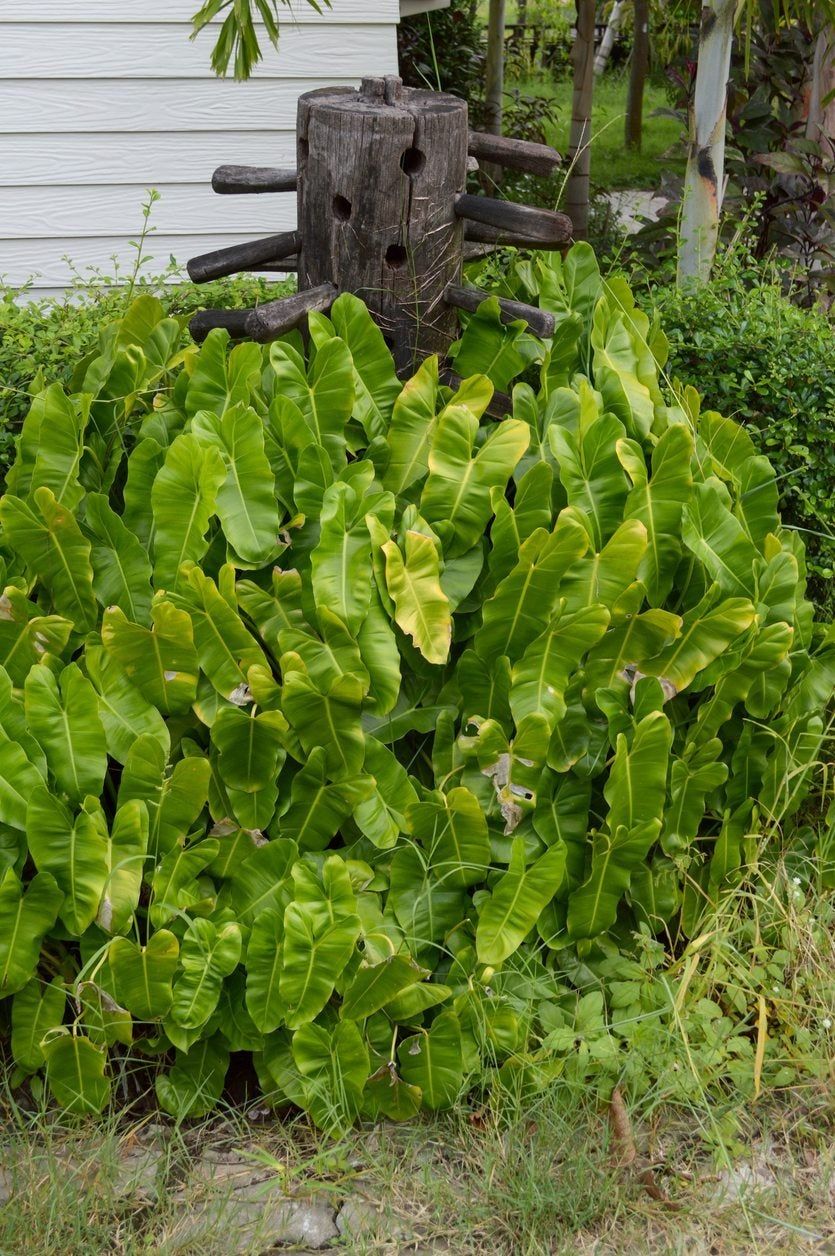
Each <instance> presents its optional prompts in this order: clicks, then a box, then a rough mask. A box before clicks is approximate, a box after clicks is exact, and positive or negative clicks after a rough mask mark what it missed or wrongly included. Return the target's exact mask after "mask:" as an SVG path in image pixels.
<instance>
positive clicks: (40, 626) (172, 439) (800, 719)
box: [0, 245, 835, 1130]
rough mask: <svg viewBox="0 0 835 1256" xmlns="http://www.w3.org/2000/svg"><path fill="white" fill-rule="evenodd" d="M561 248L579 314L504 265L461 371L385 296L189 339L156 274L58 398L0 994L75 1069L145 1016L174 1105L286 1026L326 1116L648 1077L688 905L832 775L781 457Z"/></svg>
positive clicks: (307, 1096)
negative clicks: (406, 339)
mask: <svg viewBox="0 0 835 1256" xmlns="http://www.w3.org/2000/svg"><path fill="white" fill-rule="evenodd" d="M529 278H531V279H532V280H533V279H535V281H536V283H537V284H538V286H539V290H540V292H541V293H542V300H543V301H544V302H545V303H547V304H548V305H549V306H550V307H551V308H553V309H555V310H556V312H557V314H558V323H559V325H558V329H557V334H556V335H555V337H554V339H553V342H552V343H551V344H549V345H548V346H543V345H542V344H541V343H540V342H537V341H535V340H533V339H532V338H531V337H529V336H528V335H527V334H526V331H525V325H524V324H522V323H512V324H510V325H508V326H504V325H503V324H502V322H501V320H500V317H499V309H498V305H497V303H496V302H495V299H492V300H489V301H487V302H486V303H485V304H483V305H482V307H481V308H480V310H479V311H478V313H477V314H476V315H475V316H473V318H472V319H471V320H470V321H469V323H468V325H467V327H466V330H465V332H464V335H463V336H462V339H461V341H460V342H459V344H458V346H457V348H456V352H455V366H456V370H457V372H458V374H459V375H460V376H461V377H462V380H463V382H461V383H460V385H459V386H458V387H457V389H456V390H455V391H453V390H452V389H451V388H449V387H447V386H444V385H442V384H441V383H440V382H439V377H438V363H437V361H436V360H435V359H429V360H427V361H426V362H424V363H422V364H421V365H420V367H419V369H418V370H417V372H416V374H415V375H414V377H413V378H412V379H410V380H409V381H407V383H406V384H405V385H401V383H400V382H399V381H398V379H397V377H396V375H395V372H394V367H393V362H392V359H391V356H390V354H389V353H388V351H387V349H386V346H385V343H384V341H383V338H382V335H381V333H380V332H379V330H378V329H377V327H376V326H375V324H374V323H373V321H372V320H371V318H370V316H369V315H368V313H367V311H366V309H365V307H364V306H363V305H362V303H361V302H360V301H358V300H357V299H356V298H354V297H351V296H349V295H343V296H341V297H340V298H339V299H338V300H337V302H336V303H335V305H334V306H333V310H332V313H331V317H330V318H325V317H324V316H321V315H313V316H311V320H310V331H311V336H310V346H309V350H307V351H305V349H304V347H303V345H302V341H301V339H300V338H299V337H298V336H292V337H289V338H287V339H286V340H284V341H279V342H277V343H276V344H274V345H272V346H271V347H270V348H269V349H263V348H261V347H259V346H256V345H253V344H240V345H238V346H236V347H235V348H233V349H232V350H231V351H230V349H229V345H228V343H227V337H226V334H225V333H224V332H221V331H217V332H213V333H212V334H211V335H210V336H209V338H208V339H207V341H206V343H205V345H204V346H203V348H202V349H200V350H199V351H198V350H197V349H194V348H191V349H188V350H186V351H185V352H183V351H181V350H180V348H179V345H180V325H179V323H178V322H177V320H174V319H170V318H165V317H164V310H163V308H162V306H161V305H160V303H159V302H157V301H155V300H153V299H152V298H150V297H147V296H145V297H142V298H140V299H139V300H138V301H137V302H136V303H135V304H134V305H133V306H132V307H131V309H130V310H129V311H128V313H127V315H126V316H125V318H124V319H122V320H121V321H120V322H118V323H116V324H113V325H112V326H110V327H108V328H106V329H105V330H104V332H103V334H102V337H101V341H100V346H99V352H98V353H97V354H96V355H93V356H91V357H89V358H88V359H86V360H82V361H80V362H79V364H78V369H77V371H76V375H75V378H74V380H73V384H72V387H73V390H74V391H73V392H72V394H71V395H69V396H68V395H67V394H66V392H65V390H64V389H63V388H62V387H61V386H60V385H58V384H53V385H51V386H50V387H49V388H47V389H45V390H44V391H43V392H42V393H40V394H39V395H38V396H37V397H36V398H35V401H34V403H33V405H32V408H31V411H30V413H29V415H28V416H27V418H26V421H25V423H24V427H23V431H22V434H21V437H20V441H19V445H18V450H17V457H16V461H15V464H14V466H13V468H12V470H11V472H10V474H9V477H8V485H7V493H6V495H5V497H4V498H3V499H2V502H0V526H1V527H2V533H0V548H1V549H2V554H3V556H4V562H5V569H6V574H5V584H6V588H5V593H4V595H3V606H4V611H3V617H2V618H0V661H2V664H3V669H2V670H0V695H2V705H3V713H4V714H3V721H2V727H3V738H2V744H0V822H2V830H0V867H2V869H3V871H2V876H0V991H2V993H3V994H4V995H5V996H7V997H11V1012H10V1019H11V1029H12V1036H11V1049H12V1054H13V1056H14V1059H15V1061H16V1065H17V1069H18V1073H19V1076H21V1077H22V1076H26V1075H32V1074H37V1073H39V1072H40V1071H41V1070H44V1071H45V1075H46V1080H47V1084H48V1086H49V1088H50V1090H51V1092H52V1094H53V1095H54V1097H55V1098H56V1099H57V1100H58V1101H59V1102H60V1103H62V1104H64V1105H66V1106H67V1107H68V1108H70V1109H71V1110H72V1111H76V1112H84V1111H94V1110H98V1109H101V1108H102V1107H103V1106H104V1105H105V1104H106V1103H107V1102H108V1099H109V1095H110V1088H111V1080H110V1074H111V1070H112V1069H113V1068H115V1067H117V1066H119V1064H120V1062H122V1066H123V1067H124V1068H125V1070H126V1071H127V1072H128V1073H129V1070H128V1068H127V1063H126V1052H127V1049H128V1047H130V1051H131V1056H130V1058H131V1060H136V1059H141V1058H142V1057H145V1058H146V1059H147V1060H149V1061H156V1062H161V1063H162V1068H161V1069H160V1070H159V1072H158V1076H157V1080H156V1091H157V1095H158V1098H159V1102H160V1104H161V1105H162V1107H163V1108H165V1109H166V1110H167V1111H169V1112H172V1113H174V1114H176V1115H177V1116H178V1117H185V1116H194V1115H198V1114H200V1113H203V1112H205V1111H208V1110H209V1109H210V1108H211V1107H212V1105H213V1104H214V1103H215V1102H216V1101H217V1099H218V1098H219V1096H220V1094H221V1091H222V1088H223V1086H224V1078H225V1076H226V1073H227V1069H228V1066H229V1058H230V1052H240V1051H246V1052H251V1053H252V1055H253V1059H254V1062H255V1067H256V1069H257V1072H258V1076H259V1078H260V1081H261V1084H262V1087H263V1089H264V1091H265V1093H266V1095H267V1096H268V1098H269V1100H270V1101H271V1102H274V1103H277V1104H282V1105H286V1104H288V1103H291V1104H296V1105H298V1106H299V1107H301V1108H304V1109H306V1110H307V1111H308V1112H309V1113H310V1114H311V1116H312V1117H313V1119H314V1120H315V1121H316V1122H317V1124H319V1125H321V1126H323V1127H325V1128H327V1129H330V1130H335V1129H340V1128H343V1127H344V1126H345V1125H346V1124H347V1123H349V1122H350V1121H351V1120H352V1119H354V1118H355V1117H356V1116H357V1115H358V1114H363V1115H366V1116H372V1117H373V1116H378V1115H384V1116H386V1117H388V1118H392V1119H403V1118H407V1117H409V1116H411V1115H412V1114H414V1113H415V1112H416V1111H417V1110H418V1109H419V1108H420V1107H421V1106H423V1107H426V1108H429V1109H439V1108H444V1107H447V1106H449V1105H450V1104H452V1103H453V1102H454V1101H455V1100H456V1098H457V1097H458V1096H459V1095H460V1094H461V1093H462V1091H464V1090H467V1089H476V1090H484V1089H488V1088H490V1087H496V1086H498V1087H506V1088H508V1089H510V1090H512V1091H513V1092H514V1093H520V1092H521V1093H524V1092H525V1091H527V1090H529V1089H531V1088H536V1087H540V1086H542V1085H544V1084H545V1083H546V1082H548V1081H549V1080H550V1079H551V1078H553V1077H555V1076H557V1075H560V1074H561V1073H563V1071H567V1075H568V1074H570V1075H572V1076H575V1077H578V1076H583V1074H584V1070H586V1069H587V1067H589V1062H591V1067H593V1068H595V1069H597V1070H599V1071H600V1072H601V1074H602V1077H603V1081H604V1084H608V1085H609V1086H611V1085H612V1084H613V1082H614V1081H615V1080H616V1079H617V1078H618V1076H619V1075H620V1074H621V1072H622V1069H623V1067H624V1060H626V1059H629V1058H631V1056H630V1054H629V1052H631V1048H632V1046H633V1044H634V1045H635V1049H636V1051H640V1050H644V1051H646V1047H647V1023H646V1018H647V1017H648V1018H649V1019H650V1020H652V1019H654V1017H655V1016H656V1015H658V1014H659V1013H660V1007H661V1005H660V1004H659V1002H658V1001H657V993H653V994H652V995H651V996H650V998H649V1004H647V1002H646V995H647V990H646V982H645V979H646V974H647V973H649V972H651V971H652V970H653V968H654V967H656V966H657V963H658V953H659V950H660V948H659V944H658V943H655V942H653V941H652V935H656V934H660V935H664V936H667V937H668V938H669V939H671V940H673V941H676V940H678V939H681V940H684V939H686V938H688V937H691V936H693V935H694V934H696V933H697V932H698V931H699V929H700V924H701V921H702V918H703V914H704V912H705V910H707V909H708V908H709V907H710V905H711V904H714V903H717V902H720V901H721V900H723V897H724V896H725V894H726V893H731V894H732V893H733V892H734V890H735V887H737V886H739V885H740V883H742V882H744V879H745V878H746V877H747V876H748V875H749V868H750V870H751V875H753V872H754V869H755V865H756V863H757V859H758V852H759V849H760V837H759V835H761V834H766V835H768V837H769V838H771V839H772V840H773V837H774V835H775V834H776V833H777V831H778V829H779V826H780V825H783V824H785V823H790V818H791V816H792V815H793V813H794V812H795V811H796V809H797V807H798V806H799V805H800V802H801V801H802V799H803V798H804V795H805V793H806V790H807V788H808V784H809V780H810V775H811V773H812V772H813V769H814V766H815V763H816V759H817V756H818V753H819V748H820V744H821V740H822V737H823V720H822V717H821V712H822V709H823V707H824V705H825V704H826V702H827V700H828V698H829V695H830V693H831V691H832V688H833V683H835V643H833V641H832V634H831V632H830V633H827V632H826V631H824V630H823V629H822V628H819V627H817V626H816V625H815V624H814V621H813V617H812V609H811V606H810V605H809V603H808V602H807V601H806V600H805V598H804V559H803V546H802V543H801V542H800V541H799V539H798V537H797V535H796V534H795V533H792V532H786V531H784V530H783V529H782V528H781V525H780V521H779V518H778V515H777V511H776V486H775V482H774V475H773V472H772V469H771V467H770V465H769V464H768V462H767V461H766V460H765V459H764V458H762V457H761V456H758V455H757V454H756V453H755V451H754V448H753V446H752V444H751V442H750V440H749V439H748V438H747V436H746V435H745V432H744V431H743V429H741V428H740V427H738V426H737V425H736V424H734V423H733V422H731V421H729V420H727V419H723V418H721V417H720V416H719V415H718V414H715V413H713V412H707V413H701V412H700V409H699V402H698V397H697V395H696V394H695V393H694V392H693V391H692V390H687V392H686V393H685V395H684V396H683V397H682V398H680V399H678V400H676V401H672V402H671V401H669V400H668V399H667V398H666V397H665V395H664V394H663V392H662V390H661V388H660V385H659V378H658V368H659V363H661V362H663V355H664V341H663V337H662V336H661V334H660V332H659V330H658V327H657V326H656V325H655V324H654V323H652V324H651V323H650V321H649V319H648V318H647V317H646V316H645V315H643V314H642V313H641V312H640V311H638V310H637V309H636V308H635V306H634V303H633V301H632V298H631V296H630V294H629V291H628V289H627V288H626V286H625V284H624V283H623V282H622V281H612V282H610V283H609V284H606V285H604V284H603V283H602V282H601V279H600V275H599V272H598V270H597V267H596V264H595V262H594V257H593V254H592V253H591V250H590V249H589V248H588V246H585V245H578V246H576V247H575V248H574V249H573V250H572V251H571V252H570V253H569V255H568V257H567V259H566V260H565V262H561V261H560V259H559V258H555V259H553V266H548V265H546V262H545V261H544V260H540V261H538V262H537V263H536V267H535V269H534V268H533V267H532V268H531V269H530V274H529ZM523 372H525V373H527V374H528V375H529V376H531V377H532V378H533V377H535V386H531V385H530V384H526V383H519V384H517V385H516V387H515V388H514V392H513V411H514V413H513V417H508V418H504V419H501V420H499V421H494V420H493V419H491V418H488V417H487V415H488V410H489V408H491V407H492V406H493V405H494V404H495V401H496V398H495V396H494V390H495V389H498V390H499V391H500V392H506V391H507V390H508V389H509V388H510V387H511V385H512V384H513V381H514V379H516V378H517V377H518V376H519V375H520V374H522V373H523ZM653 948H654V950H653ZM642 957H644V958H645V959H646V963H644V961H643V959H642ZM604 982H605V983H608V982H611V988H612V991H613V992H617V991H619V997H618V998H614V999H613V1000H612V1002H611V1003H610V1004H609V1005H608V1010H607V1007H606V1005H605V1004H604V996H603V993H602V983H604ZM590 985H591V986H592V987H593V989H591V990H589V986H590ZM578 987H579V988H580V989H585V990H586V991H587V993H584V994H583V997H582V998H581V999H579V1000H578V995H577V988H578ZM663 988H664V987H663V985H658V986H656V987H654V990H655V991H656V992H657V991H658V990H659V989H663ZM734 1016H735V1018H736V1019H735V1020H734V1022H733V1024H735V1025H736V1024H741V1025H742V1028H740V1029H739V1030H738V1033H739V1034H740V1035H744V1033H745V1032H746V1031H745V1028H744V1022H745V1013H744V1012H743V1013H739V1010H738V1009H736V1010H734ZM723 1032H724V1030H723ZM705 1033H706V1036H707V1041H708V1043H709V1041H710V1035H711V1030H710V1027H709V1026H708V1029H707V1030H706V1031H705ZM623 1047H626V1048H627V1049H628V1051H627V1053H624V1052H623V1051H622V1048H623ZM705 1049H706V1050H707V1049H708V1047H706V1048H705ZM634 1058H635V1059H637V1058H642V1057H639V1056H635V1057H634ZM763 1060H765V1065H763ZM771 1060H772V1057H771V1055H768V1056H764V1057H763V1058H762V1059H761V1060H760V1065H759V1067H760V1072H762V1068H763V1067H766V1068H767V1069H768V1068H771V1067H772V1063H771ZM785 1063H786V1061H785V1059H782V1060H778V1061H775V1062H774V1067H778V1066H785ZM642 1078H643V1080H642ZM628 1080H629V1084H630V1085H631V1086H633V1087H634V1088H636V1089H639V1088H640V1087H641V1085H646V1084H647V1083H646V1078H645V1077H644V1076H643V1072H642V1070H640V1069H632V1070H631V1071H630V1072H629V1076H628Z"/></svg>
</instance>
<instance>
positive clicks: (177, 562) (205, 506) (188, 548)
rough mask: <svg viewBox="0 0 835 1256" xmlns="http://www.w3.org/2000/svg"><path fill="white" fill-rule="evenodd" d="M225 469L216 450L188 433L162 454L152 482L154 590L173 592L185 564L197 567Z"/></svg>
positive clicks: (224, 475)
mask: <svg viewBox="0 0 835 1256" xmlns="http://www.w3.org/2000/svg"><path fill="white" fill-rule="evenodd" d="M225 479H226V468H225V467H224V465H223V459H222V457H221V455H220V453H219V452H218V450H217V449H216V448H215V447H214V446H213V445H210V444H208V443H207V442H205V441H201V440H199V439H198V437H197V435H196V434H194V433H193V432H186V433H185V434H183V435H182V436H178V437H177V438H176V439H175V440H174V441H173V443H172V444H171V445H170V447H169V448H168V450H167V452H166V455H165V462H164V463H163V465H162V467H161V468H160V470H159V473H158V474H157V477H156V479H155V480H154V486H153V488H152V490H151V507H152V509H153V512H154V558H155V562H154V582H155V584H156V587H157V589H167V590H169V591H174V590H176V589H177V587H178V585H179V583H180V579H181V574H180V568H181V567H182V565H183V563H185V562H200V560H201V558H202V557H203V555H204V554H205V553H206V549H207V548H208V540H207V535H206V534H207V532H208V529H209V522H210V520H211V518H212V515H213V514H214V512H215V505H216V502H217V496H218V492H219V490H220V487H221V485H222V484H223V482H224V480H225Z"/></svg>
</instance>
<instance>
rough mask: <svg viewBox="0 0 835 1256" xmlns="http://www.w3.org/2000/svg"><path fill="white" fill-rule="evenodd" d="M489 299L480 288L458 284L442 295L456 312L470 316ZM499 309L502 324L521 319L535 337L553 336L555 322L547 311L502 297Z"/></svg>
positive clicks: (451, 286)
mask: <svg viewBox="0 0 835 1256" xmlns="http://www.w3.org/2000/svg"><path fill="white" fill-rule="evenodd" d="M489 297H490V293H489V292H482V291H481V289H480V288H464V287H461V286H460V285H458V284H450V286H449V287H448V288H447V290H446V292H445V293H444V298H445V299H446V300H447V301H448V302H449V304H450V305H453V306H455V308H456V309H457V310H467V311H468V312H469V313H470V314H474V313H475V311H476V310H477V309H478V307H479V306H480V305H481V303H482V301H486V300H487V299H488V298H489ZM499 308H500V310H501V312H502V322H504V323H512V322H514V321H515V320H516V319H520V318H521V319H524V321H525V322H526V323H527V324H528V327H529V328H530V329H531V331H532V332H533V333H534V335H536V336H541V337H542V338H543V339H546V340H547V339H549V338H550V337H551V336H553V334H554V328H555V326H556V320H555V318H554V315H553V314H550V313H549V312H548V311H547V310H540V309H538V308H537V307H536V306H534V305H528V304H527V302H525V301H509V300H507V299H506V298H504V297H502V298H500V299H499Z"/></svg>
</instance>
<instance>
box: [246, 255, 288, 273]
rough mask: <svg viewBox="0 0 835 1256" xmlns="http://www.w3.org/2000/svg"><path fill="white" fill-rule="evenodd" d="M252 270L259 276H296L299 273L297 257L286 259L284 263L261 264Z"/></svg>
mask: <svg viewBox="0 0 835 1256" xmlns="http://www.w3.org/2000/svg"><path fill="white" fill-rule="evenodd" d="M252 269H253V271H255V272H256V273H257V274H259V275H260V274H264V275H297V274H298V272H299V259H298V258H297V257H288V258H287V260H286V261H282V262H262V263H261V265H260V266H253V268H252Z"/></svg>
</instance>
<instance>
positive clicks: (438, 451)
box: [420, 406, 530, 558]
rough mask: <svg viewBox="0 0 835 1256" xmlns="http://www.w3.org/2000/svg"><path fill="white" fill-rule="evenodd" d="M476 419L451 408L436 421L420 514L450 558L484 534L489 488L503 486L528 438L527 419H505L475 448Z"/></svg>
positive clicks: (488, 503)
mask: <svg viewBox="0 0 835 1256" xmlns="http://www.w3.org/2000/svg"><path fill="white" fill-rule="evenodd" d="M478 430H479V429H478V419H477V418H476V417H475V415H474V414H473V413H472V412H471V411H470V410H468V409H467V408H466V407H465V406H452V407H450V408H449V409H447V410H446V411H445V412H444V414H443V415H442V416H441V417H440V418H439V419H438V423H437V426H436V428H435V432H434V435H433V437H432V444H431V447H430V450H429V478H428V479H427V481H426V483H425V485H424V487H423V492H422V493H421V498H420V509H421V514H422V515H423V516H424V518H425V519H426V520H427V521H428V522H429V523H430V524H432V526H433V527H434V528H435V530H436V532H437V533H438V535H439V536H440V538H441V540H442V542H443V546H444V553H445V555H446V557H447V558H455V557H456V555H459V554H464V553H466V552H467V550H469V549H472V547H473V546H474V545H475V544H476V543H477V542H478V541H479V539H480V538H481V536H482V534H483V532H484V528H485V526H486V524H487V521H488V520H489V518H490V515H491V513H492V508H491V505H490V490H491V489H493V488H503V487H504V486H505V485H506V484H507V481H508V480H509V479H510V476H511V475H512V473H513V470H514V468H515V466H516V464H517V463H518V461H519V459H520V458H521V457H522V455H523V454H524V452H525V450H526V449H527V447H528V442H529V440H530V429H529V428H528V425H527V423H522V422H520V421H519V420H518V419H505V420H504V421H503V422H501V423H498V424H496V426H495V427H494V429H493V431H492V432H491V433H490V435H489V436H488V437H487V440H486V441H485V442H484V444H483V445H482V446H481V447H480V448H479V449H478V451H477V452H474V448H475V439H476V435H477V433H478Z"/></svg>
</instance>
